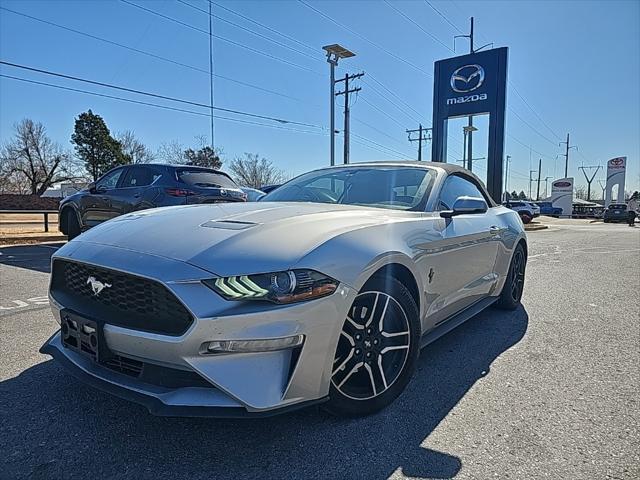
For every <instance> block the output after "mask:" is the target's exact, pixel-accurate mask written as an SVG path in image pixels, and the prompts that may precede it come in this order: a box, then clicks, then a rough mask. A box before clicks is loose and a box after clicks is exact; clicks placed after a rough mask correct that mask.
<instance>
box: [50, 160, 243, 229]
mask: <svg viewBox="0 0 640 480" xmlns="http://www.w3.org/2000/svg"><path fill="white" fill-rule="evenodd" d="M246 199H247V196H246V194H245V193H244V192H243V191H242V190H240V187H238V185H236V184H235V182H234V181H233V180H232V179H231V178H230V177H229V176H228V175H227V174H226V173H224V172H220V171H218V170H213V169H210V168H202V167H189V166H176V165H156V164H140V165H124V166H121V167H116V168H114V169H112V170H110V171H108V172H107V173H105V174H104V175H103V176H102V177H100V178H99V179H98V180H97V181H96V182H94V183H90V184H89V186H88V187H87V189H86V190H82V191H80V192H78V193H76V194H75V195H71V196H69V197H67V198H65V199H64V200H62V202H60V231H61V232H62V233H64V234H65V235H67V236H68V237H69V239H70V240H71V239H72V238H74V237H77V236H78V235H80V233H81V232H83V231H84V230H86V229H88V228H91V227H94V226H96V225H98V224H99V223H102V222H104V221H106V220H109V219H111V218H114V217H117V216H119V215H123V214H125V213H129V212H133V211H136V210H143V209H145V208H154V207H165V206H170V205H190V204H195V203H218V202H244V201H246Z"/></svg>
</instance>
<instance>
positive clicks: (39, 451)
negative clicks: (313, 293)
mask: <svg viewBox="0 0 640 480" xmlns="http://www.w3.org/2000/svg"><path fill="white" fill-rule="evenodd" d="M527 326H528V315H527V313H526V311H525V310H524V308H522V307H520V309H518V310H516V311H514V312H502V311H498V310H493V309H489V310H487V311H485V312H483V313H481V314H479V315H477V316H476V317H475V318H473V319H472V320H470V321H468V322H467V323H466V324H464V325H462V326H460V327H459V328H457V329H456V330H454V331H453V332H451V333H450V334H448V335H446V336H445V337H443V338H441V339H440V340H438V341H437V342H435V343H434V344H432V345H430V346H428V347H427V348H426V349H424V350H423V351H422V353H421V357H420V360H419V362H418V370H417V372H416V374H415V375H414V377H413V379H412V381H411V383H410V384H409V386H408V387H407V390H406V391H405V392H404V394H403V395H401V396H400V398H398V400H396V402H395V403H394V404H393V405H391V406H390V407H389V408H387V409H386V410H384V411H382V412H381V413H379V414H377V415H374V416H370V417H366V418H361V419H347V420H345V419H338V418H333V417H330V416H328V415H327V414H324V413H322V412H319V411H318V410H317V409H308V410H304V411H301V412H297V413H292V414H289V415H286V416H280V417H273V418H267V419H257V420H216V419H189V418H160V417H153V416H151V415H149V414H148V413H147V412H146V410H145V409H143V408H142V407H139V406H137V405H135V404H130V403H127V402H125V401H122V400H120V399H117V398H115V397H111V396H109V395H107V394H104V393H102V392H99V391H95V390H93V389H91V388H89V387H85V386H84V385H83V384H81V383H79V382H77V381H76V380H75V379H74V378H73V377H71V376H69V375H67V374H65V373H64V372H63V371H62V369H61V367H59V366H58V365H56V364H55V363H54V362H53V361H51V360H49V361H45V362H44V363H41V364H38V365H36V366H34V367H32V368H30V369H28V370H26V371H24V372H23V373H22V374H20V375H19V376H18V377H15V378H12V379H9V380H6V381H4V382H1V383H0V417H1V418H2V422H1V424H0V451H1V452H3V454H2V455H0V468H1V469H0V477H2V478H121V477H122V478H124V477H126V478H135V479H143V478H173V479H177V478H189V479H196V478H202V479H207V480H212V479H221V478H261V479H263V478H295V479H298V478H367V479H377V478H387V477H388V476H390V475H392V474H393V472H395V471H396V470H398V471H402V473H403V474H404V475H407V476H410V477H428V478H432V477H435V478H451V477H454V476H456V475H457V473H458V472H459V471H460V468H461V466H462V462H463V459H460V458H458V457H456V456H455V452H451V453H446V452H438V451H435V450H430V449H428V448H425V447H422V446H421V444H422V443H423V441H424V440H425V439H426V438H427V437H428V436H429V435H430V434H431V432H432V431H433V430H434V429H435V428H436V427H437V426H438V424H439V423H440V422H441V421H442V420H443V419H444V418H445V417H446V416H447V414H448V413H449V411H450V410H451V409H452V408H454V407H455V405H456V404H457V403H458V402H459V401H460V400H461V399H462V398H463V397H464V395H465V394H466V392H467V391H468V390H469V389H470V388H471V387H472V386H473V385H474V383H475V382H476V380H477V379H479V378H481V377H483V376H485V375H491V373H490V370H489V369H490V365H491V363H492V362H493V360H494V359H495V358H497V357H498V356H499V355H500V354H501V353H503V352H504V351H505V350H507V349H509V348H510V347H511V346H513V345H515V344H516V343H518V342H519V341H520V340H521V339H522V337H523V336H524V334H525V332H526V330H527Z"/></svg>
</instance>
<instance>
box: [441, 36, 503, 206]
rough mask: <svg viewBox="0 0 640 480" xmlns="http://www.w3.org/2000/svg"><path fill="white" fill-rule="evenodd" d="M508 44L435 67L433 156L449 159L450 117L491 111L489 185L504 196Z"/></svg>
mask: <svg viewBox="0 0 640 480" xmlns="http://www.w3.org/2000/svg"><path fill="white" fill-rule="evenodd" d="M507 57H508V48H507V47H502V48H494V49H492V50H483V51H481V52H476V53H472V54H469V55H461V56H459V57H453V58H447V59H445V60H439V61H437V62H436V63H435V67H434V78H435V82H434V89H433V132H432V141H431V160H432V161H433V162H446V159H447V123H448V120H449V119H450V118H460V117H466V116H469V115H480V114H489V139H488V149H487V189H488V190H489V193H490V194H491V196H492V197H493V199H494V200H495V201H496V202H500V201H501V198H502V183H503V182H502V177H503V171H502V170H503V169H502V162H503V156H504V125H505V106H506V92H507Z"/></svg>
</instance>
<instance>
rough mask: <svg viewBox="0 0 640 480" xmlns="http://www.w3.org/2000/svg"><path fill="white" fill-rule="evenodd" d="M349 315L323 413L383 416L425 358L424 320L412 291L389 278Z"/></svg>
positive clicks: (377, 279)
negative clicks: (422, 343) (422, 346)
mask: <svg viewBox="0 0 640 480" xmlns="http://www.w3.org/2000/svg"><path fill="white" fill-rule="evenodd" d="M349 315H350V316H351V317H348V318H347V319H345V322H344V325H343V327H342V328H343V330H342V332H341V334H340V339H339V341H338V346H337V348H336V353H335V356H334V371H333V372H332V376H331V386H330V389H329V401H328V402H327V403H325V404H324V405H323V408H324V409H325V410H327V411H328V412H329V413H331V414H333V415H338V416H349V417H355V416H363V415H369V414H372V413H375V412H378V411H380V410H382V409H383V408H385V407H386V406H387V405H389V404H390V403H391V402H393V401H394V400H395V399H396V398H397V397H398V396H399V395H400V394H401V393H402V391H403V390H404V389H405V387H406V385H407V383H408V382H409V380H410V379H411V376H412V374H413V372H414V370H415V368H416V362H417V360H418V354H419V353H420V315H419V312H418V307H417V305H416V302H415V300H414V299H413V297H412V296H411V293H410V292H409V290H408V289H407V288H406V287H405V286H404V285H403V284H402V283H401V282H399V281H398V280H397V279H395V278H393V277H384V276H374V277H372V278H371V279H370V280H369V281H368V282H367V283H366V284H365V285H364V287H363V288H362V290H361V291H360V293H359V294H358V296H357V297H356V298H355V300H354V302H353V305H352V306H351V308H350V310H349ZM380 325H382V328H380ZM404 332H406V333H404ZM393 334H395V335H393Z"/></svg>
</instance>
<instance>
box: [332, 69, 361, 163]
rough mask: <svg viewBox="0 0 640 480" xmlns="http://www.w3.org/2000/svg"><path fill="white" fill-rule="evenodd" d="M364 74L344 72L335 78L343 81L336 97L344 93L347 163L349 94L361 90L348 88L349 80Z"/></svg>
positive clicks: (346, 159)
mask: <svg viewBox="0 0 640 480" xmlns="http://www.w3.org/2000/svg"><path fill="white" fill-rule="evenodd" d="M362 76H364V72H361V73H356V74H355V75H349V74H348V73H347V74H345V76H344V78H341V79H340V80H336V83H339V82H344V90H342V91H341V92H336V94H335V95H336V97H337V96H339V95H344V164H345V165H346V164H347V163H349V94H350V93H356V92H359V91H360V90H362V88H360V87H357V88H352V89H349V80H354V79H357V78H360V77H362Z"/></svg>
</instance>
